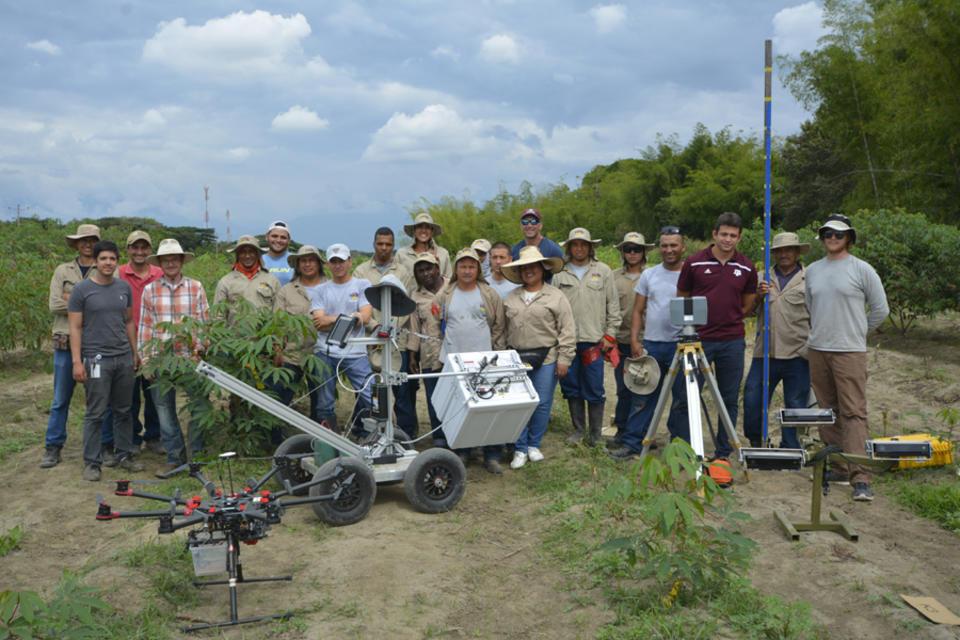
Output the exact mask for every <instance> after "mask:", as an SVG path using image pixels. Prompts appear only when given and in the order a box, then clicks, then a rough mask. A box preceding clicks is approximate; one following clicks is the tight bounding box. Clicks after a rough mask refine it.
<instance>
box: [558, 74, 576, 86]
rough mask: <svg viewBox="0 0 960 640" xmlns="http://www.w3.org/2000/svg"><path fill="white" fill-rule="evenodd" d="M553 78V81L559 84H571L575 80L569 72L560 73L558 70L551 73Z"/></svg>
mask: <svg viewBox="0 0 960 640" xmlns="http://www.w3.org/2000/svg"><path fill="white" fill-rule="evenodd" d="M553 80H554V82H559V83H560V84H573V83H574V82H575V78H574V77H573V76H572V75H570V74H569V73H561V72H559V71H558V72H556V73H554V74H553Z"/></svg>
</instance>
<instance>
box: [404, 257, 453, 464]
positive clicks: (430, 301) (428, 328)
mask: <svg viewBox="0 0 960 640" xmlns="http://www.w3.org/2000/svg"><path fill="white" fill-rule="evenodd" d="M413 275H414V277H415V278H416V281H417V288H416V289H415V290H414V291H413V293H412V294H411V295H410V298H411V299H412V300H413V301H414V302H415V303H416V304H417V309H416V310H415V311H414V312H413V313H411V314H410V316H409V318H410V339H409V340H408V341H407V353H408V354H409V362H410V372H411V373H418V372H420V373H434V372H436V371H440V370H441V369H443V363H442V362H440V344H441V343H442V342H443V335H442V334H441V332H440V305H439V304H437V294H438V293H440V291H441V290H443V288H444V287H445V286H446V284H447V280H446V279H445V278H444V277H443V274H441V273H440V262H439V261H438V260H437V257H436V256H435V255H433V254H432V253H421V254H419V255H418V256H417V259H416V262H414V263H413ZM436 386H437V380H436V378H425V379H424V381H423V387H424V390H425V391H426V395H427V413H428V415H429V416H430V428H431V429H432V433H433V445H434V446H437V447H441V446H443V445H444V444H445V441H444V439H443V432H442V431H439V429H440V418H438V417H437V412H436V411H435V410H434V408H433V390H434V389H435V388H436Z"/></svg>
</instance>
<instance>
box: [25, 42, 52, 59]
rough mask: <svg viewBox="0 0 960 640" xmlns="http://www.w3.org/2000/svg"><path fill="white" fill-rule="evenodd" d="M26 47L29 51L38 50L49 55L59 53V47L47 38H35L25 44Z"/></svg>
mask: <svg viewBox="0 0 960 640" xmlns="http://www.w3.org/2000/svg"><path fill="white" fill-rule="evenodd" d="M27 49H30V50H31V51H39V52H40V53H46V54H48V55H51V56H58V55H60V47H58V46H57V45H55V44H53V43H52V42H50V41H49V40H37V41H35V42H31V43H29V44H27Z"/></svg>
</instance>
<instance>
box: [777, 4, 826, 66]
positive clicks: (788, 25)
mask: <svg viewBox="0 0 960 640" xmlns="http://www.w3.org/2000/svg"><path fill="white" fill-rule="evenodd" d="M826 32H827V31H826V29H824V28H823V9H822V8H821V7H820V6H819V5H817V3H816V2H805V3H804V4H801V5H797V6H795V7H787V8H786V9H781V10H780V11H778V12H777V14H776V15H775V16H773V46H774V54H775V55H799V54H800V52H801V51H805V50H806V51H812V50H814V49H816V47H817V40H818V39H819V38H820V37H821V36H823V35H825V34H826Z"/></svg>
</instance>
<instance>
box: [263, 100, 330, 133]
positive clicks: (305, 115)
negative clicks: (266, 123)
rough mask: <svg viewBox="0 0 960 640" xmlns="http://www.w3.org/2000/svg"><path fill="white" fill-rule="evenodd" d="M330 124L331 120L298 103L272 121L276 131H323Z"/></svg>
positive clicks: (271, 125)
mask: <svg viewBox="0 0 960 640" xmlns="http://www.w3.org/2000/svg"><path fill="white" fill-rule="evenodd" d="M328 126H330V121H329V120H327V119H325V118H321V117H320V116H318V115H317V114H316V112H314V111H311V110H310V109H307V108H306V107H301V106H300V105H298V104H297V105H294V106H292V107H290V108H289V109H287V110H286V111H285V112H283V113H281V114H278V115H277V117H275V118H274V119H273V122H271V123H270V128H271V129H273V130H274V131H321V130H322V129H326V128H327V127H328Z"/></svg>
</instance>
